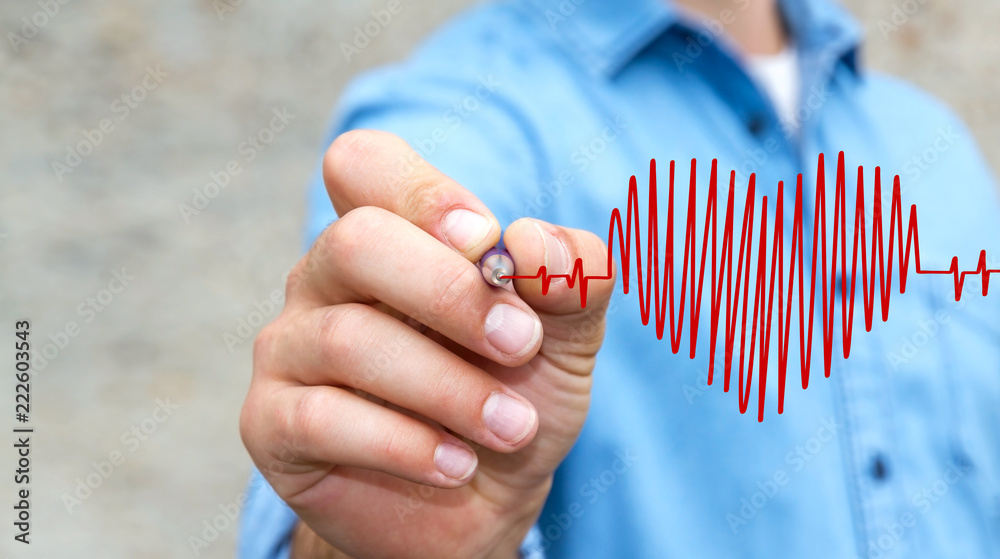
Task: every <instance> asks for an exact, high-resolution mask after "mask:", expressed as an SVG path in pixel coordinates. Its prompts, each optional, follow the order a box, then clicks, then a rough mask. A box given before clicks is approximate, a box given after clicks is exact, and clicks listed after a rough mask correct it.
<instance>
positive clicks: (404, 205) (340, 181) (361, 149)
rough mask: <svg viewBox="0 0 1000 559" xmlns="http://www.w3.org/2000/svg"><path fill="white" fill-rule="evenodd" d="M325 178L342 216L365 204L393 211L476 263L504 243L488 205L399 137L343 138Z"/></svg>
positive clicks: (326, 162)
mask: <svg viewBox="0 0 1000 559" xmlns="http://www.w3.org/2000/svg"><path fill="white" fill-rule="evenodd" d="M323 179H324V182H325V183H326V191H327V193H328V194H329V195H330V200H331V201H332V202H333V207H334V209H336V210H337V214H338V215H341V216H342V215H344V214H345V213H347V212H349V211H351V210H352V209H354V208H359V207H362V206H377V207H380V208H383V209H386V210H389V211H390V212H392V213H394V214H396V215H399V216H401V217H403V218H404V219H406V220H407V221H409V222H410V223H413V224H414V225H416V226H417V227H419V228H421V229H423V230H424V231H426V232H427V233H429V234H431V236H433V237H434V238H436V239H437V240H439V241H441V242H443V243H444V244H446V245H448V246H450V247H452V248H454V249H455V250H456V251H458V252H459V253H460V254H462V255H463V256H465V258H467V259H468V260H470V261H473V262H475V261H477V260H479V258H480V257H481V256H482V255H483V253H485V252H486V251H487V250H489V248H490V247H492V246H493V245H495V244H496V243H497V242H498V241H499V240H500V223H499V222H498V221H497V218H496V217H495V216H494V215H493V213H492V212H490V210H489V209H488V208H487V207H486V205H485V204H483V203H482V202H481V201H480V200H479V199H478V198H477V197H476V196H475V195H473V194H472V193H471V192H469V191H468V190H466V189H465V188H463V187H462V186H461V185H460V184H458V183H457V182H455V181H454V180H452V179H450V178H448V177H447V176H446V175H445V174H444V173H442V172H441V171H438V170H437V169H436V168H434V166H433V165H431V164H430V163H428V162H427V161H425V160H424V159H423V158H422V157H420V155H419V154H417V152H415V151H414V150H413V149H412V148H410V146H409V145H408V144H407V143H406V142H405V141H404V140H403V139H402V138H400V137H398V136H396V135H394V134H390V133H388V132H382V131H378V130H352V131H349V132H345V133H343V134H341V135H340V136H338V137H337V139H336V140H334V142H333V144H331V145H330V149H328V150H327V152H326V156H325V157H324V158H323Z"/></svg>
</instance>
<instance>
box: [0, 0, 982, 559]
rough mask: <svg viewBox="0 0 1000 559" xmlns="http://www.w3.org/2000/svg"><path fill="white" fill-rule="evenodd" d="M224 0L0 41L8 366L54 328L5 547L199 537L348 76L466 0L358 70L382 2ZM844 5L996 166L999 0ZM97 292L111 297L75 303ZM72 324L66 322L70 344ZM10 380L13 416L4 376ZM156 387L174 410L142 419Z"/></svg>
mask: <svg viewBox="0 0 1000 559" xmlns="http://www.w3.org/2000/svg"><path fill="white" fill-rule="evenodd" d="M224 1H225V0H218V1H216V2H212V1H210V0H200V1H194V0H178V1H176V2H153V1H149V0H144V1H125V0H104V1H100V0H93V1H87V0H69V2H68V3H67V4H66V5H65V6H61V7H60V11H59V13H58V14H56V15H55V16H53V17H51V18H50V19H49V21H48V22H47V23H46V25H44V26H43V27H41V29H40V30H39V31H38V33H37V35H36V36H34V37H32V38H30V39H29V40H28V41H27V43H26V44H19V45H18V51H19V52H17V53H15V52H14V48H13V47H12V46H11V45H10V44H9V42H8V44H4V45H0V76H2V79H0V100H2V103H0V128H2V134H0V173H2V174H3V176H2V183H0V185H2V186H0V189H2V190H0V235H2V236H0V271H2V272H0V336H2V338H0V348H2V349H0V363H2V364H3V365H2V367H3V370H7V365H6V364H7V363H12V362H13V355H11V354H10V350H9V348H8V346H10V345H11V344H9V343H8V341H10V339H11V338H12V334H11V328H12V326H13V320H14V318H15V317H28V318H31V319H32V320H33V332H34V333H33V339H34V340H35V342H36V347H38V346H39V345H41V344H40V343H39V342H46V341H48V340H47V338H48V337H49V334H52V335H53V338H54V339H56V340H57V341H61V342H67V341H68V343H66V344H65V347H63V348H61V349H59V350H58V352H52V351H50V356H51V359H49V363H48V364H47V366H45V368H44V369H42V370H39V371H38V372H37V374H36V375H35V376H34V380H33V387H32V388H33V402H32V403H33V407H32V423H33V425H34V426H35V427H36V428H37V433H36V434H35V435H34V448H33V454H32V458H33V463H32V465H33V474H34V477H33V489H34V492H35V493H34V498H33V500H32V506H33V511H34V518H33V521H34V524H33V530H32V535H33V539H34V544H33V545H31V546H30V548H28V549H30V552H29V551H27V550H26V549H25V548H24V546H20V545H19V546H17V547H14V545H13V544H12V543H11V536H10V533H11V526H10V523H9V521H8V517H9V516H10V509H9V508H8V507H9V505H8V504H7V503H8V501H7V500H8V499H9V498H10V497H9V496H11V495H13V488H12V486H11V485H12V484H11V483H10V479H9V478H10V476H8V475H6V474H5V475H4V476H3V482H0V484H2V487H3V490H2V491H0V495H3V497H2V500H0V502H2V503H3V505H4V509H5V510H7V511H8V513H5V514H3V515H0V520H2V522H0V526H2V528H0V536H2V537H0V555H2V556H4V557H10V556H12V555H13V556H15V557H56V556H65V552H69V551H72V552H74V556H80V557H98V556H100V557H104V558H117V557H151V558H155V557H185V556H188V555H190V554H191V549H190V548H189V537H191V536H199V535H201V534H202V532H203V530H204V527H205V524H204V523H205V522H206V521H209V522H211V521H212V520H213V518H215V517H217V515H219V514H221V510H222V509H220V506H222V507H223V508H225V506H226V505H229V504H231V503H235V502H236V501H237V499H238V497H239V495H240V493H241V491H242V489H243V484H244V480H245V479H246V475H247V472H248V468H249V462H248V458H247V456H246V454H245V451H244V450H243V447H242V444H241V443H240V440H239V436H238V433H237V415H238V410H239V407H240V403H241V401H242V398H243V395H244V393H245V391H246V388H247V384H248V374H249V371H250V361H251V360H250V345H251V341H250V339H249V338H248V339H247V341H246V342H245V343H241V344H240V345H237V346H236V347H235V348H234V351H232V352H230V351H229V348H227V345H226V342H225V339H224V335H225V334H226V333H227V332H228V333H230V334H232V335H233V336H235V339H237V340H239V332H238V331H237V327H238V326H239V324H240V321H241V320H248V319H251V318H256V317H255V316H253V315H252V313H253V311H254V308H255V307H254V303H255V302H260V301H264V300H265V299H267V298H268V297H269V296H270V295H271V293H272V292H273V291H274V290H276V289H277V290H280V289H281V288H282V276H283V274H284V273H285V271H287V270H288V268H289V267H291V265H292V264H293V263H294V262H295V260H296V259H297V256H298V254H299V251H300V236H299V235H300V231H301V223H302V219H303V215H304V201H303V188H304V185H305V183H306V180H307V177H308V176H309V174H310V173H311V171H312V169H313V166H314V164H315V163H316V160H317V155H318V151H317V149H318V144H319V142H320V140H321V137H322V132H323V127H324V122H325V120H326V117H327V115H328V112H329V109H330V108H331V106H332V104H333V103H334V101H335V99H336V98H337V95H338V92H339V91H340V89H341V87H342V86H343V85H344V83H345V82H346V81H347V80H348V79H349V78H350V76H351V75H353V74H355V73H357V72H359V71H361V70H363V69H365V68H368V67H371V66H374V65H377V64H380V63H384V62H386V61H391V60H394V59H397V58H399V57H401V56H403V55H404V54H405V53H406V52H407V51H408V50H409V49H410V48H411V46H412V45H413V44H414V43H415V42H416V41H418V40H419V39H420V38H421V37H422V36H424V35H425V34H426V33H427V32H428V31H429V30H431V29H433V28H434V27H435V26H436V25H437V24H438V23H439V22H440V21H442V20H443V19H445V18H446V17H448V16H449V15H450V14H452V13H454V12H455V11H457V10H459V9H460V8H461V7H462V6H463V5H465V4H466V2H464V1H458V0H447V1H445V2H435V3H430V2H426V3H419V4H418V3H410V2H407V1H405V0H404V6H405V9H404V11H403V12H402V13H401V14H399V15H398V16H396V17H395V18H394V19H393V21H392V22H391V23H390V24H389V25H388V26H387V27H386V29H384V30H383V32H382V33H381V34H380V35H379V36H378V37H377V38H376V39H375V40H374V41H372V43H371V45H370V46H368V47H367V48H366V49H365V50H364V51H363V52H362V53H361V54H360V55H358V56H357V57H356V58H354V59H352V61H351V62H349V63H348V62H347V61H345V59H344V57H343V55H342V54H341V51H340V47H339V44H340V42H341V41H342V40H345V39H348V38H349V36H350V35H351V34H352V33H353V31H352V29H353V27H354V26H355V25H363V24H364V23H365V22H367V21H368V20H369V18H370V17H371V16H370V14H369V12H370V10H372V9H381V8H383V7H384V6H385V4H386V2H385V1H384V0H374V1H370V2H359V3H347V2H342V1H334V2H306V1H304V0H291V1H285V2H242V3H240V5H238V6H235V7H234V8H233V10H232V11H231V12H228V13H224V14H222V17H220V16H219V15H218V14H217V13H216V9H215V7H216V6H221V5H224V4H222V2H224ZM237 1H239V0H229V2H231V3H236V2H237ZM849 3H850V5H851V8H852V9H853V10H854V11H855V13H857V14H858V16H859V17H860V18H861V20H862V22H863V24H864V25H865V27H866V30H867V32H868V35H869V41H868V46H867V49H866V52H867V55H868V59H869V61H870V63H871V65H872V66H874V67H875V68H878V69H882V70H886V71H889V72H891V73H894V74H898V75H901V76H904V77H906V78H907V79H910V80H912V81H914V82H916V83H917V84H919V85H920V86H922V87H924V88H926V89H928V90H930V91H931V92H932V93H934V94H935V95H937V96H940V97H942V98H944V99H945V100H946V101H947V102H949V103H950V104H951V105H952V106H954V107H955V108H956V109H957V110H958V111H959V112H960V113H961V114H962V116H963V117H964V118H965V119H966V121H968V122H969V123H970V124H971V126H972V130H973V131H974V133H975V136H976V140H978V141H979V142H980V144H981V145H982V147H983V150H984V152H985V154H986V156H987V158H988V159H989V161H990V162H991V164H992V165H993V168H994V169H996V168H998V167H997V166H998V165H1000V138H998V135H997V124H998V118H1000V114H998V111H1000V105H998V104H997V103H995V102H993V100H994V99H995V97H996V95H997V93H998V90H1000V83H998V78H997V75H998V68H997V65H998V61H1000V57H998V56H997V54H998V50H1000V39H998V38H997V37H998V36H997V35H996V34H995V33H994V32H993V31H994V30H993V27H994V26H995V24H996V22H997V21H1000V4H997V3H996V2H987V1H984V0H977V1H976V2H966V3H961V5H959V3H949V2H941V1H933V0H930V1H928V2H927V3H926V4H919V3H917V2H916V0H911V4H910V6H919V8H918V9H917V10H916V12H915V13H914V14H912V15H909V16H907V19H908V21H906V22H905V23H904V24H903V25H901V26H900V28H899V29H898V30H897V31H894V32H892V33H891V34H889V35H888V37H885V36H883V34H882V32H881V31H880V30H879V26H878V21H879V20H880V19H882V20H885V21H891V20H890V18H891V16H892V13H893V2H891V1H887V0H879V1H867V2H866V1H862V0H851V1H850V2H849ZM896 3H897V4H899V6H903V2H902V1H901V0H897V2H896ZM38 10H39V7H38V5H37V4H36V3H34V2H17V3H15V2H4V3H2V4H0V31H2V32H3V35H4V36H5V37H8V38H9V35H8V34H9V33H11V32H13V33H20V32H21V27H22V21H21V18H22V17H28V18H31V17H32V15H33V14H34V13H35V12H36V11H38ZM901 13H902V12H901ZM38 17H39V19H42V18H41V16H38ZM147 66H148V67H152V68H154V69H155V68H157V67H159V68H161V70H162V71H163V72H165V73H167V75H166V76H161V78H162V81H161V82H159V83H156V82H155V81H154V80H152V79H146V83H147V84H148V85H156V88H155V89H151V90H150V91H149V92H148V94H147V95H146V98H145V99H143V100H142V101H141V102H138V103H136V106H135V107H134V108H129V111H128V113H127V115H126V114H125V110H124V105H122V104H115V100H116V99H118V98H119V97H120V96H121V95H122V94H123V93H124V92H126V91H130V90H132V89H133V88H135V87H137V86H141V84H142V83H143V79H144V76H145V75H146V73H147V70H146V68H147ZM142 93H145V92H140V94H142ZM282 107H287V109H288V111H289V112H291V113H292V114H294V115H295V117H294V119H293V120H292V121H291V122H290V123H289V125H288V127H287V128H286V129H285V130H283V131H282V132H280V133H278V134H277V136H276V138H275V139H274V141H273V142H272V143H271V144H269V145H267V146H266V149H264V150H263V151H261V152H259V153H257V154H256V157H255V158H254V160H253V161H251V162H243V163H242V165H241V168H242V172H241V173H240V174H239V175H237V176H234V177H232V180H231V182H230V184H229V185H228V186H227V188H226V189H225V190H223V191H221V193H219V194H218V196H217V197H215V198H214V199H212V200H211V201H210V203H209V205H208V206H207V207H205V208H204V209H203V210H202V211H201V213H200V214H198V215H191V216H188V217H189V219H188V220H187V221H185V219H183V218H182V216H181V214H180V212H179V211H178V205H179V204H181V203H187V204H191V203H192V197H193V192H192V189H193V188H196V187H199V188H200V187H201V186H202V185H204V184H205V183H206V182H208V180H209V179H208V176H209V173H211V172H221V171H223V170H224V169H225V167H226V163H227V162H228V161H229V160H231V159H234V158H236V159H240V160H241V161H243V159H242V157H243V156H242V155H241V154H239V153H238V152H237V149H238V145H239V144H240V143H241V142H242V141H243V140H244V139H245V138H246V136H247V135H248V134H252V133H256V132H257V130H258V129H260V128H261V127H262V126H265V125H266V124H267V122H268V121H269V119H270V114H271V111H272V109H273V108H282ZM106 118H108V119H111V122H112V123H113V125H114V129H113V130H111V131H110V132H108V133H105V134H104V138H103V139H102V140H101V141H100V142H99V143H98V145H97V146H96V147H95V148H94V149H93V152H92V153H90V154H89V155H87V156H85V157H83V158H82V160H81V161H80V162H79V164H78V165H77V166H76V167H75V168H74V169H73V171H72V172H71V173H64V174H62V175H61V177H60V178H57V177H56V173H55V172H54V171H53V169H52V168H51V162H52V161H64V160H65V158H66V149H67V146H68V145H75V144H77V143H78V142H80V141H81V140H83V138H84V136H83V133H82V130H85V129H86V130H91V129H95V128H99V127H100V124H101V122H102V119H106ZM105 124H107V123H105ZM123 268H124V270H125V272H126V273H127V274H128V275H132V276H134V279H132V280H130V282H129V285H128V286H127V287H126V288H125V289H124V291H122V292H120V293H117V294H111V293H110V292H102V290H103V289H106V288H107V287H108V286H109V282H110V281H111V279H112V277H113V273H116V272H117V273H119V274H120V273H121V270H122V269H123ZM117 286H118V284H117V283H115V284H114V287H117ZM109 295H110V296H111V297H110V300H109ZM98 296H100V297H103V298H104V302H105V303H107V304H106V305H104V304H102V303H99V302H98V303H96V305H95V307H91V309H92V312H87V311H86V310H85V308H86V306H87V304H88V301H87V300H88V297H90V298H94V297H98ZM81 304H82V305H83V306H84V308H80V305H81ZM96 307H99V308H101V310H100V311H97V310H96ZM265 310H266V305H265ZM78 311H82V312H78ZM88 319H89V320H88ZM70 323H75V325H76V329H74V328H73V327H72V326H71V327H70V330H71V331H73V332H75V333H76V334H77V335H76V336H75V337H68V336H67V338H66V340H62V339H61V338H62V336H61V335H57V332H62V331H65V329H66V328H67V325H69V324H70ZM53 347H55V346H53ZM0 386H2V390H3V394H4V397H3V398H2V401H3V402H4V404H3V409H4V414H5V415H3V417H5V418H7V417H8V416H7V415H6V413H8V412H7V411H6V410H7V409H8V407H9V406H11V404H8V403H7V402H9V401H10V400H12V397H8V396H9V395H10V394H11V392H12V379H11V377H10V375H7V374H4V375H3V377H2V380H0ZM167 400H169V402H170V403H171V404H175V405H177V406H178V408H177V409H176V410H173V411H172V412H171V413H170V414H169V415H167V414H165V413H163V412H156V411H155V410H156V408H157V406H158V401H161V402H162V401H167ZM157 417H159V419H163V420H164V421H162V422H159V421H157ZM11 423H13V419H5V420H4V422H3V425H4V426H8V425H10V424H11ZM133 428H135V429H137V430H138V432H139V433H143V429H145V430H146V431H147V432H148V435H147V434H145V433H143V434H142V436H143V437H145V439H146V440H139V438H138V436H136V435H131V434H129V431H130V430H131V429H133ZM3 447H4V449H5V450H3V451H2V455H3V458H2V459H0V468H2V469H3V471H5V472H6V471H7V469H8V467H9V466H8V465H9V464H12V463H13V456H12V455H11V454H10V450H11V449H10V448H9V444H7V443H4V444H3ZM116 452H117V453H120V455H118V454H115V455H113V453H116ZM119 456H120V458H121V459H124V462H123V463H120V464H119V465H116V466H114V467H113V468H111V470H110V474H109V475H108V477H107V479H104V478H103V477H101V478H100V486H99V487H98V488H97V489H94V490H92V491H91V494H90V495H89V496H88V497H87V498H86V499H83V500H81V501H80V502H79V503H76V504H73V505H72V506H71V507H70V508H71V509H72V510H71V511H69V510H67V509H68V507H67V505H66V503H64V498H65V497H64V496H74V497H75V495H74V493H75V492H76V489H77V480H78V479H79V480H86V478H87V476H88V475H90V481H91V482H92V484H96V483H97V479H98V478H97V477H95V476H99V475H100V474H99V473H95V472H97V470H95V466H94V465H93V464H92V463H97V467H98V469H100V467H101V464H100V463H101V462H102V461H108V460H109V458H111V457H115V458H118V457H119ZM119 461H120V460H119ZM104 469H105V473H108V468H107V467H104ZM84 494H85V493H84ZM223 518H224V517H223ZM219 522H220V525H224V523H223V521H221V520H220V521H219ZM209 535H211V533H209ZM235 537H236V529H235V527H234V526H230V527H228V528H226V529H223V530H222V531H221V533H220V534H219V536H218V538H217V540H215V541H213V542H210V545H209V547H208V548H206V549H203V550H201V556H203V557H229V556H231V555H232V553H233V547H234V542H235ZM60 551H62V552H63V553H59V552H60Z"/></svg>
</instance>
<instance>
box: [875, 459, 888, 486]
mask: <svg viewBox="0 0 1000 559" xmlns="http://www.w3.org/2000/svg"><path fill="white" fill-rule="evenodd" d="M888 476H889V470H888V468H886V465H885V457H883V456H882V455H881V454H876V455H875V458H873V459H872V477H873V478H875V479H876V480H877V481H883V480H884V479H885V478H887V477H888Z"/></svg>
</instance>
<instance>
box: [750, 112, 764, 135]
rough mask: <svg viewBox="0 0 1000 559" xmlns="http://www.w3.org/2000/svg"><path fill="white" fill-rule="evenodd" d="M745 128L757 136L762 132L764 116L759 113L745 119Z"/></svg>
mask: <svg viewBox="0 0 1000 559" xmlns="http://www.w3.org/2000/svg"><path fill="white" fill-rule="evenodd" d="M747 130H749V131H750V133H751V134H753V135H754V136H759V135H760V134H761V133H762V132H764V117H762V116H760V115H752V116H751V117H750V120H748V121H747Z"/></svg>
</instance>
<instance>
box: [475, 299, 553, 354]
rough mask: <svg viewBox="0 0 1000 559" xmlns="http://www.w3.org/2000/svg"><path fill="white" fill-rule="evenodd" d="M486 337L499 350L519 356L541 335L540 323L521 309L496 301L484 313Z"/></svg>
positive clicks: (531, 346)
mask: <svg viewBox="0 0 1000 559" xmlns="http://www.w3.org/2000/svg"><path fill="white" fill-rule="evenodd" d="M485 330H486V339H487V341H489V342H490V344H492V345H493V347H495V348H497V349H498V350H499V351H500V352H502V353H506V354H507V355H510V356H513V357H520V356H522V355H524V354H525V353H528V351H530V350H531V348H533V347H535V342H537V341H538V338H539V337H540V336H541V335H542V323H541V322H539V320H538V319H537V318H536V317H534V316H533V315H530V314H528V313H526V312H524V311H522V310H521V309H519V308H517V307H515V306H512V305H508V304H506V303H498V304H496V305H493V308H492V309H490V313H489V314H488V315H486V326H485Z"/></svg>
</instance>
